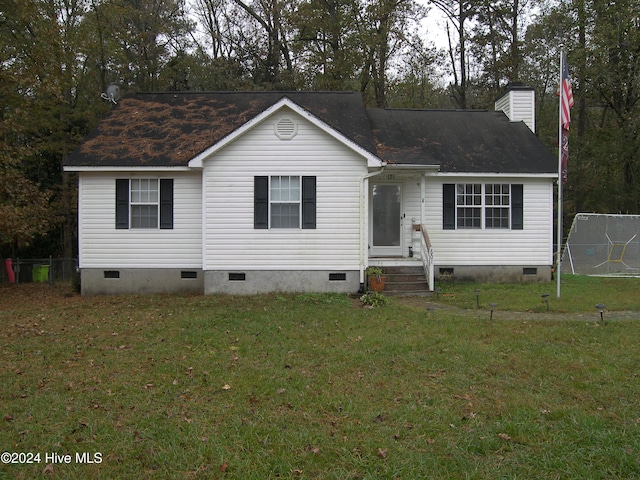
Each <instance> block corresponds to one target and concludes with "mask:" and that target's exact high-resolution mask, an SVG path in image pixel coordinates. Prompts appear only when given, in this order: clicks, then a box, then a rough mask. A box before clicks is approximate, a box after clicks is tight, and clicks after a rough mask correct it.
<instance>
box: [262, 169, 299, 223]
mask: <svg viewBox="0 0 640 480" xmlns="http://www.w3.org/2000/svg"><path fill="white" fill-rule="evenodd" d="M269 201H270V210H271V228H300V177H294V176H272V177H271V186H270V189H269Z"/></svg>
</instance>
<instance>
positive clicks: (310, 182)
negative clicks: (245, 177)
mask: <svg viewBox="0 0 640 480" xmlns="http://www.w3.org/2000/svg"><path fill="white" fill-rule="evenodd" d="M253 194H254V218H253V226H254V228H256V229H269V228H301V229H315V228H316V177H306V176H299V175H273V176H270V177H267V176H258V177H254V193H253Z"/></svg>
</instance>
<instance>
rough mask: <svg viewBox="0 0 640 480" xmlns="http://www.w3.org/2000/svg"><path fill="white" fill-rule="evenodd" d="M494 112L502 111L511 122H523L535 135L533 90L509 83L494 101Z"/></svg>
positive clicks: (534, 97) (534, 96) (522, 85)
mask: <svg viewBox="0 0 640 480" xmlns="http://www.w3.org/2000/svg"><path fill="white" fill-rule="evenodd" d="M495 110H496V111H502V112H504V113H505V115H506V116H507V117H508V118H509V120H511V121H512V122H524V123H525V124H526V125H527V126H528V127H529V129H530V130H531V131H532V132H533V133H536V95H535V90H534V89H533V88H531V87H527V86H526V85H524V84H522V83H510V84H508V85H507V87H506V88H505V91H504V93H503V94H502V96H501V97H500V98H498V99H497V100H496V103H495Z"/></svg>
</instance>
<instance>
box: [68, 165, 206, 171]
mask: <svg viewBox="0 0 640 480" xmlns="http://www.w3.org/2000/svg"><path fill="white" fill-rule="evenodd" d="M62 169H63V171H65V172H192V171H193V170H194V169H193V168H190V167H140V166H135V167H87V166H79V167H76V166H64V167H62Z"/></svg>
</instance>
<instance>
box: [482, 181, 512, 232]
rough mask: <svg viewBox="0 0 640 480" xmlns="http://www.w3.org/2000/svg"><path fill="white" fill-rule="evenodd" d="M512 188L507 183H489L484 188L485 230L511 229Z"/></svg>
mask: <svg viewBox="0 0 640 480" xmlns="http://www.w3.org/2000/svg"><path fill="white" fill-rule="evenodd" d="M510 187H511V186H510V185H509V184H507V183H488V184H486V185H485V186H484V188H485V192H484V203H485V214H484V226H485V228H509V218H510V208H511V193H510V192H511V188H510Z"/></svg>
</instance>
